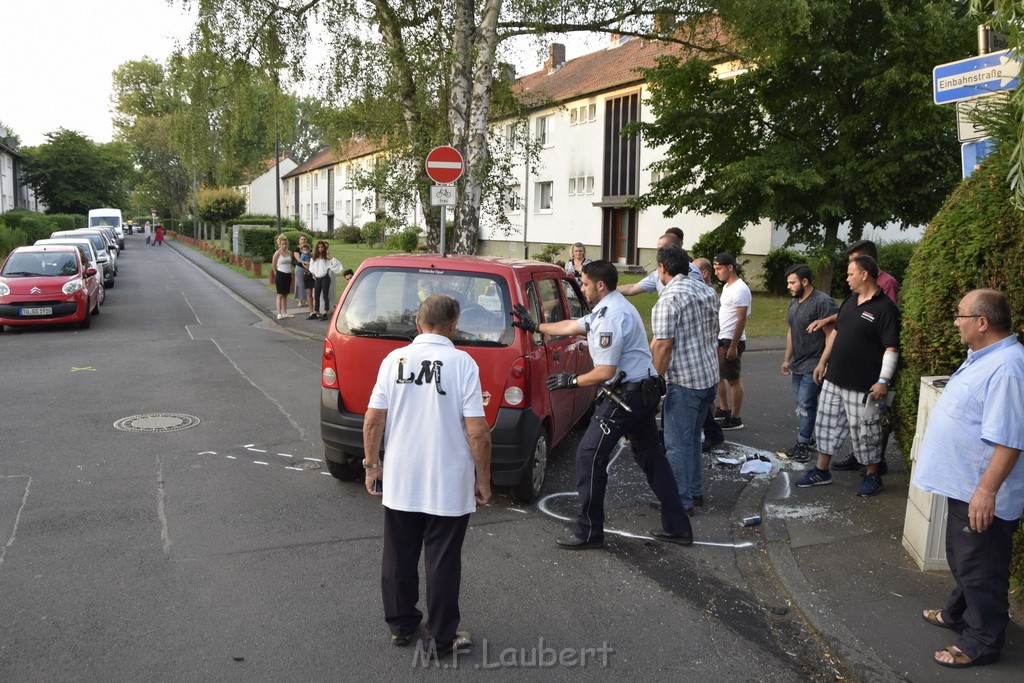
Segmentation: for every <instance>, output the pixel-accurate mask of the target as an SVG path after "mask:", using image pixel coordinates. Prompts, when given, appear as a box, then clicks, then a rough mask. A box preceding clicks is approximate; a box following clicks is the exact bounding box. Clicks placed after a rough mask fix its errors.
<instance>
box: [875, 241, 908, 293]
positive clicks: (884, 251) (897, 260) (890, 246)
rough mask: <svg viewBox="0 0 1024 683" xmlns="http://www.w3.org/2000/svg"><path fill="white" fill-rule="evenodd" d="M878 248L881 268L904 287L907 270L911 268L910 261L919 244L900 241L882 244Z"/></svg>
mask: <svg viewBox="0 0 1024 683" xmlns="http://www.w3.org/2000/svg"><path fill="white" fill-rule="evenodd" d="M877 246H878V263H879V266H880V267H881V268H882V270H884V271H885V272H887V273H889V275H892V276H893V277H894V278H896V280H897V281H899V283H900V284H901V285H902V284H903V281H904V280H905V279H906V277H907V268H909V267H910V260H911V258H913V256H914V249H915V247H917V243H916V242H911V241H909V240H900V241H898V242H882V243H881V244H879V245H877Z"/></svg>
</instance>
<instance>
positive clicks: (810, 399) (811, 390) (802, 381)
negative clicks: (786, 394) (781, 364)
mask: <svg viewBox="0 0 1024 683" xmlns="http://www.w3.org/2000/svg"><path fill="white" fill-rule="evenodd" d="M792 377H793V400H794V401H796V414H797V417H798V418H800V433H799V434H798V435H797V437H796V440H797V442H798V443H811V441H813V440H814V421H815V420H816V419H817V417H818V394H819V393H821V385H820V384H815V383H814V375H812V374H808V375H798V374H796V373H795V372H794V373H793V374H792Z"/></svg>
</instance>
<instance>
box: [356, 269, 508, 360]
mask: <svg viewBox="0 0 1024 683" xmlns="http://www.w3.org/2000/svg"><path fill="white" fill-rule="evenodd" d="M349 286H350V287H351V288H352V289H351V291H350V292H348V293H347V294H346V296H345V303H344V304H343V305H342V307H341V311H340V313H339V314H338V322H337V325H338V327H337V329H338V331H339V332H342V333H344V334H352V335H355V336H359V337H378V338H387V339H409V340H411V339H413V338H414V337H415V336H416V311H417V309H418V308H419V305H420V302H421V301H423V300H424V299H426V298H427V297H428V296H430V295H431V294H447V295H448V296H451V297H454V298H455V299H457V300H458V302H459V304H460V305H461V308H462V313H461V315H460V316H459V324H458V327H457V328H456V333H455V344H456V345H457V346H508V345H509V344H511V343H512V340H513V339H514V338H515V335H514V334H513V332H514V330H513V329H512V316H511V315H510V313H509V311H510V309H511V303H510V302H511V299H510V297H509V292H508V283H507V282H506V281H505V279H504V278H501V277H499V276H496V275H489V274H486V273H467V272H463V271H445V270H438V269H435V268H423V269H410V268H384V267H382V268H367V269H366V270H364V271H363V272H361V273H360V274H359V277H358V278H356V280H355V281H353V282H352V284H351V285H349Z"/></svg>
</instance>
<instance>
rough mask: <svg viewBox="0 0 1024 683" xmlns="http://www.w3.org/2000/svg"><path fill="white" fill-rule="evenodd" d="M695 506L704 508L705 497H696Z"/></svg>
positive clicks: (694, 498) (694, 499)
mask: <svg viewBox="0 0 1024 683" xmlns="http://www.w3.org/2000/svg"><path fill="white" fill-rule="evenodd" d="M693 505H694V507H704V496H694V497H693Z"/></svg>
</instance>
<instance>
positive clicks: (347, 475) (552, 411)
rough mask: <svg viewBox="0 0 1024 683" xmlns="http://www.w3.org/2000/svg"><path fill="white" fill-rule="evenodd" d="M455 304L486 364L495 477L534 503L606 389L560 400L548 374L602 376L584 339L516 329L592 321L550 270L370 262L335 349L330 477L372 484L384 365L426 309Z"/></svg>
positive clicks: (323, 426) (495, 263) (323, 423)
mask: <svg viewBox="0 0 1024 683" xmlns="http://www.w3.org/2000/svg"><path fill="white" fill-rule="evenodd" d="M435 293H441V294H448V295H451V296H453V297H455V298H456V299H458V300H459V302H460V303H461V304H462V313H461V316H460V317H459V325H458V328H457V332H456V338H455V346H456V347H458V348H460V349H463V350H465V351H466V352H468V353H469V354H470V355H471V356H472V357H473V359H474V360H475V361H476V362H477V365H479V366H480V382H481V384H482V385H483V387H482V389H483V397H484V412H485V413H486V417H487V422H488V424H489V425H490V426H491V441H492V453H491V479H492V482H493V483H494V485H495V486H511V487H512V492H513V494H514V496H515V497H516V499H518V500H520V501H523V502H529V501H532V500H533V499H534V498H536V497H537V495H538V494H539V493H540V491H541V487H542V486H543V484H544V473H545V472H544V471H545V467H546V465H547V459H548V451H549V449H550V448H551V447H552V446H554V445H555V444H557V443H558V442H559V441H560V440H561V439H562V438H563V437H564V436H565V435H566V434H568V433H569V431H570V430H571V429H572V427H573V426H574V425H575V424H576V423H577V422H578V421H579V420H580V418H581V417H583V416H584V415H586V414H587V413H588V411H589V409H590V407H591V406H592V405H593V402H594V394H595V393H596V388H593V387H591V388H587V389H578V390H576V391H556V392H551V391H549V390H548V388H547V384H546V380H547V377H548V375H551V374H554V373H557V372H563V371H564V372H573V373H583V372H587V371H589V370H590V369H591V368H592V367H593V361H592V360H591V357H590V350H589V349H588V347H587V338H586V336H584V335H580V336H570V337H549V336H545V335H541V334H536V335H531V334H529V333H527V332H525V331H524V330H522V329H520V328H518V327H513V326H512V315H511V310H512V307H513V306H514V305H515V304H523V305H524V306H526V307H527V308H528V309H529V310H530V312H531V314H532V315H533V318H534V319H535V320H537V321H543V322H553V321H558V320H564V319H566V318H568V317H572V318H579V317H581V316H582V315H584V314H585V313H587V312H589V308H588V307H587V304H586V300H585V299H584V298H583V295H582V293H581V292H580V290H579V287H578V285H577V283H576V280H575V278H573V277H571V276H569V275H567V274H566V273H565V271H564V270H563V269H561V268H558V267H557V266H553V265H551V264H549V263H540V262H537V261H523V260H516V259H504V258H492V257H480V256H448V257H442V256H440V255H438V254H416V255H396V256H381V257H376V258H370V259H367V260H366V261H364V262H363V264H362V266H360V268H359V271H358V272H357V273H356V274H355V277H353V278H352V281H351V282H350V283H349V285H348V287H347V288H346V289H345V292H344V294H343V295H342V298H341V301H340V302H339V304H338V306H337V310H336V312H335V315H334V319H333V320H332V321H331V325H330V327H329V330H328V332H327V338H326V339H325V341H324V353H323V360H322V364H321V385H322V386H321V401H320V436H321V438H322V439H323V442H324V449H325V457H326V460H327V466H328V469H329V470H330V472H331V474H333V475H334V476H335V477H337V478H338V479H343V480H346V481H351V480H355V479H362V477H363V468H362V465H361V462H362V459H363V455H364V454H363V431H362V430H363V415H364V414H365V413H366V407H367V403H368V402H369V398H370V391H371V390H372V389H373V384H374V382H375V381H376V379H377V370H378V368H379V367H380V364H381V361H383V360H384V357H385V356H386V355H387V354H388V353H389V352H390V351H392V350H393V349H395V348H398V347H400V346H404V345H406V344H408V343H409V342H410V341H411V340H412V339H413V337H415V336H416V324H415V317H416V311H417V309H418V307H419V303H420V301H422V300H423V299H425V298H426V297H427V296H429V295H430V294H435Z"/></svg>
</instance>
